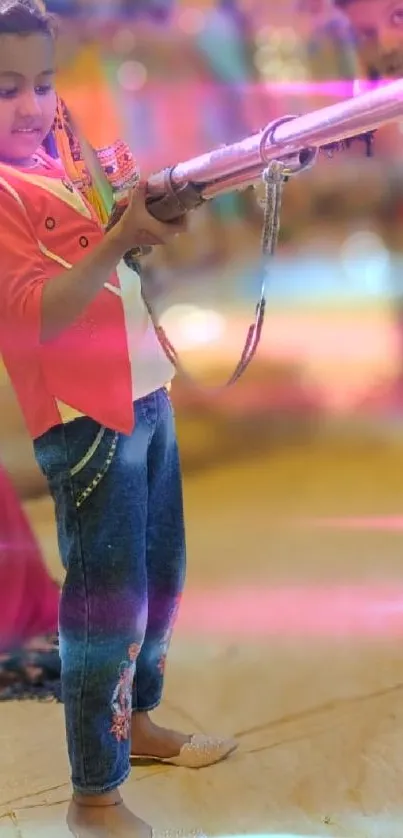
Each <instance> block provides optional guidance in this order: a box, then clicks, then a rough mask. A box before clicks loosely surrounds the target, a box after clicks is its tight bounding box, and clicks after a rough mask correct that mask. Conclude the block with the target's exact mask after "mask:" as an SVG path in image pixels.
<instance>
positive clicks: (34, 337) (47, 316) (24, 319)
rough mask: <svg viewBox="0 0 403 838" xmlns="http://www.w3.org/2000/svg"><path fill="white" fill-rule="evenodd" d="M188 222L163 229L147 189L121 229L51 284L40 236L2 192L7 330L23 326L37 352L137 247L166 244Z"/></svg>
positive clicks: (0, 314) (1, 309)
mask: <svg viewBox="0 0 403 838" xmlns="http://www.w3.org/2000/svg"><path fill="white" fill-rule="evenodd" d="M185 229H186V219H182V220H180V221H178V223H173V222H171V223H169V224H163V223H162V222H160V221H157V220H156V219H154V218H152V216H151V215H150V214H149V213H148V211H147V209H146V205H145V186H143V185H142V186H141V187H140V186H139V187H138V188H137V189H136V190H133V192H132V193H131V198H130V201H129V204H128V207H127V209H126V211H125V213H124V215H123V216H122V218H121V219H120V220H119V221H118V223H117V224H116V226H115V227H114V228H113V229H112V230H110V231H109V232H108V233H105V235H104V238H103V239H102V241H101V242H100V243H99V244H97V245H95V247H93V248H92V250H91V252H90V253H89V254H88V255H87V256H85V257H84V258H83V259H81V260H80V261H79V262H78V263H77V264H76V265H73V267H72V268H70V269H68V270H64V271H61V272H60V274H59V275H58V276H55V277H52V279H51V280H50V281H48V277H47V271H46V258H45V257H44V256H43V255H42V253H41V251H40V249H39V245H38V241H37V238H36V235H35V230H34V229H33V227H32V225H31V224H30V221H29V218H28V216H27V214H26V213H25V212H24V209H23V208H22V207H20V206H19V204H18V203H17V201H16V200H15V198H13V196H12V195H9V194H8V193H7V192H5V191H3V190H0V253H1V269H0V319H1V320H3V324H4V325H3V328H4V327H5V328H7V329H12V328H13V324H14V325H15V326H16V327H17V326H19V327H21V325H23V330H24V341H26V340H27V339H28V336H29V340H30V342H31V344H32V342H33V344H32V345H33V346H37V345H38V344H39V343H43V342H45V341H47V340H51V339H52V338H54V337H56V336H57V335H58V334H59V333H60V332H62V331H63V330H64V329H66V328H68V327H69V326H71V324H72V323H74V321H75V320H77V318H78V317H80V315H81V314H82V312H83V311H84V310H85V308H86V307H87V306H88V305H89V304H90V303H91V301H92V300H93V299H94V297H96V295H97V294H98V292H99V291H100V290H101V288H102V287H103V285H104V284H105V282H107V281H108V280H109V278H110V276H111V274H112V273H113V272H114V270H115V269H116V267H117V265H118V263H119V262H120V260H121V259H122V258H123V256H124V254H125V253H127V251H128V250H130V248H132V247H135V246H136V245H144V244H145V245H147V244H163V243H164V241H165V240H166V238H169V237H170V236H172V235H175V234H178V233H180V232H183V231H184V230H185ZM25 333H26V334H25Z"/></svg>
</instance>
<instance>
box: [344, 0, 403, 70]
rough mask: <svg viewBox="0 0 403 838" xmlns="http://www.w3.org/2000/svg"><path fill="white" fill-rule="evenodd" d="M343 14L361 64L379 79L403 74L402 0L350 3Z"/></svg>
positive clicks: (355, 0) (373, 0)
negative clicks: (346, 17)
mask: <svg viewBox="0 0 403 838" xmlns="http://www.w3.org/2000/svg"><path fill="white" fill-rule="evenodd" d="M344 11H345V14H346V15H347V16H348V18H349V20H350V23H351V24H352V26H353V29H354V31H355V33H356V35H357V37H358V42H359V50H360V53H361V55H362V58H363V59H364V61H365V64H366V65H367V66H368V67H373V68H374V69H375V70H378V72H379V73H380V75H381V76H386V77H389V76H400V75H403V0H352V2H351V3H349V4H347V6H346V8H345V10H344Z"/></svg>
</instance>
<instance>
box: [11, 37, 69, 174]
mask: <svg viewBox="0 0 403 838" xmlns="http://www.w3.org/2000/svg"><path fill="white" fill-rule="evenodd" d="M54 61H55V59H54V44H53V40H52V38H51V37H50V36H48V35H46V34H42V33H39V34H37V33H35V34H32V35H1V36H0V159H2V160H3V161H5V162H10V163H14V164H20V165H24V164H27V163H29V161H30V159H31V157H32V155H33V154H34V153H35V151H37V149H38V148H39V146H40V145H41V143H42V142H43V140H44V139H45V137H46V135H47V134H48V133H49V131H50V129H51V127H52V125H53V121H54V116H55V109H56V93H55V90H54V86H53V81H54V69H55V68H54Z"/></svg>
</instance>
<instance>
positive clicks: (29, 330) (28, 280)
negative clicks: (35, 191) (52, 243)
mask: <svg viewBox="0 0 403 838" xmlns="http://www.w3.org/2000/svg"><path fill="white" fill-rule="evenodd" d="M0 265H1V267H0V345H3V346H4V342H6V344H7V347H9V348H11V346H10V341H12V344H13V349H14V350H16V348H17V346H16V344H17V342H21V343H20V345H19V349H20V351H22V354H23V355H24V354H25V353H26V352H27V351H30V350H32V349H34V348H37V347H38V346H39V344H40V335H41V314H42V292H43V287H44V284H45V282H46V280H47V275H46V267H45V262H44V257H43V255H42V253H41V251H40V249H39V245H38V242H37V239H36V236H35V231H34V228H33V227H32V226H31V224H30V222H29V218H28V217H27V215H26V213H25V212H24V209H23V207H20V206H19V204H18V202H17V201H16V199H15V198H14V197H13V196H12V195H9V194H8V193H7V192H6V191H5V190H4V189H3V188H0Z"/></svg>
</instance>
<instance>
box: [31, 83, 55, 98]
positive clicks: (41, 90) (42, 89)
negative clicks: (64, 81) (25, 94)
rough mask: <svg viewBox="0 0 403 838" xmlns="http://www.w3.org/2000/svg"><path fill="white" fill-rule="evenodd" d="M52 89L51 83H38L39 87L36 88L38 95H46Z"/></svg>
mask: <svg viewBox="0 0 403 838" xmlns="http://www.w3.org/2000/svg"><path fill="white" fill-rule="evenodd" d="M51 90H52V85H51V84H40V85H38V87H36V88H35V93H36V95H37V96H46V94H47V93H50V91H51Z"/></svg>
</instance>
